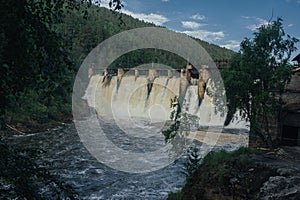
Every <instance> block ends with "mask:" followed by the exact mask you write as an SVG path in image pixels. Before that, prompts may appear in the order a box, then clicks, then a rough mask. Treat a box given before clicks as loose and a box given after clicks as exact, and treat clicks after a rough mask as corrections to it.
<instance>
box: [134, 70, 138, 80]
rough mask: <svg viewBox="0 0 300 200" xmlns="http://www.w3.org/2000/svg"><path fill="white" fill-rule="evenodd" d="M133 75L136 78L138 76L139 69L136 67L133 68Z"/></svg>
mask: <svg viewBox="0 0 300 200" xmlns="http://www.w3.org/2000/svg"><path fill="white" fill-rule="evenodd" d="M134 76H135V78H136V79H137V78H138V77H139V70H138V69H135V70H134Z"/></svg>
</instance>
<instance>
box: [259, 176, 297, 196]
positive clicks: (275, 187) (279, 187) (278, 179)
mask: <svg viewBox="0 0 300 200" xmlns="http://www.w3.org/2000/svg"><path fill="white" fill-rule="evenodd" d="M257 199H266V200H267V199H292V200H293V199H295V200H297V199H300V177H284V176H273V177H270V178H269V180H268V181H267V182H265V183H264V184H263V186H262V188H260V191H259V193H258V195H257Z"/></svg>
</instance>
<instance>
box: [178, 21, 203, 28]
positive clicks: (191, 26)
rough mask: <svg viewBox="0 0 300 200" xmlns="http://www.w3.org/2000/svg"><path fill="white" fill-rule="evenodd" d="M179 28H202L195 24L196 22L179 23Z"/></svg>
mask: <svg viewBox="0 0 300 200" xmlns="http://www.w3.org/2000/svg"><path fill="white" fill-rule="evenodd" d="M181 26H182V27H183V28H187V29H197V28H199V27H200V26H202V25H201V24H199V23H197V22H192V21H182V22H181Z"/></svg>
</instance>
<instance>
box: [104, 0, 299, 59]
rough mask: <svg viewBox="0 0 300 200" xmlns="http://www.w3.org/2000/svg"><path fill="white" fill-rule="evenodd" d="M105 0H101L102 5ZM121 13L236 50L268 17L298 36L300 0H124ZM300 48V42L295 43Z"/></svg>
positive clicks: (292, 34) (289, 32)
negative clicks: (280, 21)
mask: <svg viewBox="0 0 300 200" xmlns="http://www.w3.org/2000/svg"><path fill="white" fill-rule="evenodd" d="M107 1H108V0H102V2H103V5H105V4H106V2H107ZM123 2H124V5H125V7H124V9H123V10H122V12H123V13H126V14H129V15H131V16H133V17H135V18H139V19H141V20H144V21H148V22H153V23H155V24H157V25H161V26H165V27H167V28H169V29H171V30H174V31H178V32H183V33H186V34H188V35H191V36H193V37H196V38H199V39H202V40H204V41H207V42H210V43H214V44H217V45H220V46H224V47H227V48H229V49H232V50H235V51H238V50H239V44H240V42H241V41H242V40H243V39H244V38H245V37H250V38H251V37H252V34H253V32H254V31H255V28H257V27H258V26H260V25H262V24H265V23H268V21H269V20H270V18H271V17H272V12H273V18H272V20H275V19H276V18H277V17H281V18H282V19H283V25H284V29H285V31H286V33H288V34H290V35H291V36H294V37H297V38H299V39H300V22H299V19H300V0H248V1H246V0H124V1H123ZM297 47H298V50H297V52H296V53H295V54H297V53H299V52H300V45H299V43H298V45H297Z"/></svg>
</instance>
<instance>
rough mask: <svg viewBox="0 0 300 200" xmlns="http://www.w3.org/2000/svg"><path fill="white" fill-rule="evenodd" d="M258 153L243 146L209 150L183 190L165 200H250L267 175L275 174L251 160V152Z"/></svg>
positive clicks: (188, 178)
mask: <svg viewBox="0 0 300 200" xmlns="http://www.w3.org/2000/svg"><path fill="white" fill-rule="evenodd" d="M259 153H260V152H258V151H257V150H254V149H249V148H245V147H241V148H239V149H238V150H235V151H232V152H227V151H225V150H220V151H212V152H210V153H209V154H207V155H206V156H205V157H204V159H203V160H202V163H201V164H200V165H199V166H198V167H197V169H196V170H195V171H194V172H193V173H192V174H191V175H190V176H189V177H187V180H186V183H185V185H184V187H183V188H182V190H181V191H179V192H177V193H171V194H170V195H169V197H168V199H223V198H222V197H226V198H228V199H229V198H233V199H235V198H236V199H252V198H253V197H254V196H255V194H256V192H258V191H259V188H260V186H261V185H262V184H263V183H264V182H265V181H266V180H267V179H268V178H269V176H270V175H271V174H275V172H274V171H273V170H269V169H266V167H264V166H260V165H257V164H256V163H254V162H253V161H252V160H251V156H252V155H253V154H259ZM261 170H265V173H262V171H261ZM259 175H261V176H260V177H257V176H259Z"/></svg>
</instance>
